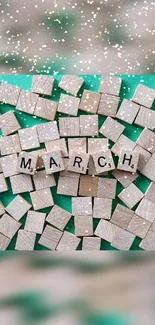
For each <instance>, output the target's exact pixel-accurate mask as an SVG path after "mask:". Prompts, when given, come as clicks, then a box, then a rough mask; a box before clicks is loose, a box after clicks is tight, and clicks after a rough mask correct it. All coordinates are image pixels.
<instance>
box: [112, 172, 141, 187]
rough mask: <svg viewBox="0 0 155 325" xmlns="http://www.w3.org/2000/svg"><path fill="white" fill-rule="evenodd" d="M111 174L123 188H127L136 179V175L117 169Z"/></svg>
mask: <svg viewBox="0 0 155 325" xmlns="http://www.w3.org/2000/svg"><path fill="white" fill-rule="evenodd" d="M112 174H113V176H114V177H115V178H116V179H117V180H118V182H119V183H120V184H122V185H123V186H124V187H128V186H129V185H130V184H131V183H133V182H134V181H135V179H136V178H137V177H138V174H137V173H130V172H124V171H123V170H118V169H115V170H114V171H113V173H112Z"/></svg>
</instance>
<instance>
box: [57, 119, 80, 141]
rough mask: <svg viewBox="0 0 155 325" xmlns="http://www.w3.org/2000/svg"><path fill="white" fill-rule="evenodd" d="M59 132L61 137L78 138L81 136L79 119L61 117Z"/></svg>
mask: <svg viewBox="0 0 155 325" xmlns="http://www.w3.org/2000/svg"><path fill="white" fill-rule="evenodd" d="M59 132H60V136H61V137H74V136H76V137H78V136H79V135H80V119H79V117H60V118H59Z"/></svg>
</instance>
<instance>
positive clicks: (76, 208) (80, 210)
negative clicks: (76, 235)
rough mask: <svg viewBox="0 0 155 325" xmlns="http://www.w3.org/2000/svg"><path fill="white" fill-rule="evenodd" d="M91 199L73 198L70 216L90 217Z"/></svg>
mask: <svg viewBox="0 0 155 325" xmlns="http://www.w3.org/2000/svg"><path fill="white" fill-rule="evenodd" d="M92 212H93V211H92V198H91V197H73V198H72V215H73V216H88V215H92Z"/></svg>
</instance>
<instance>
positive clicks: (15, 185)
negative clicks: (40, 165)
mask: <svg viewBox="0 0 155 325" xmlns="http://www.w3.org/2000/svg"><path fill="white" fill-rule="evenodd" d="M10 182H11V187H12V193H13V194H18V193H25V192H31V191H33V184H32V179H31V176H30V175H26V174H20V175H14V176H11V177H10Z"/></svg>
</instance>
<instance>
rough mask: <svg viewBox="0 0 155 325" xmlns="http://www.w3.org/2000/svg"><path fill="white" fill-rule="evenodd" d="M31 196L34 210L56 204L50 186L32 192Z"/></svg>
mask: <svg viewBox="0 0 155 325" xmlns="http://www.w3.org/2000/svg"><path fill="white" fill-rule="evenodd" d="M30 197H31V200H32V205H33V208H34V210H41V209H44V208H48V207H50V206H53V205H54V202H53V197H52V193H51V191H50V189H49V188H46V189H43V190H39V191H35V192H31V193H30Z"/></svg>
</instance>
